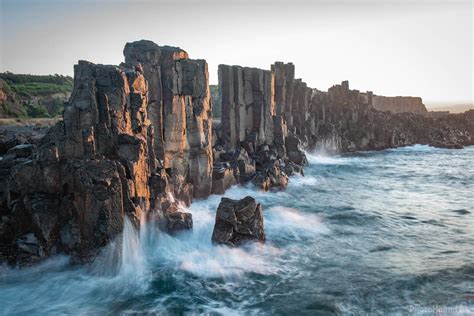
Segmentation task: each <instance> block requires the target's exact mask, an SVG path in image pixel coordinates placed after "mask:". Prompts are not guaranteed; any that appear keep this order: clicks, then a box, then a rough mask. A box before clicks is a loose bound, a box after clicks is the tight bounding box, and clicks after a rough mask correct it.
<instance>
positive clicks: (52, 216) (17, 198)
mask: <svg viewBox="0 0 474 316" xmlns="http://www.w3.org/2000/svg"><path fill="white" fill-rule="evenodd" d="M134 49H135V50H134ZM125 52H126V56H127V57H126V60H127V62H128V63H127V64H122V65H120V66H106V65H95V64H92V63H89V62H85V61H80V62H79V63H78V65H76V66H75V68H74V73H75V74H74V90H73V92H72V95H71V97H70V100H69V102H68V103H67V104H66V106H65V110H64V115H63V121H62V122H60V123H58V124H57V125H56V126H55V127H53V128H52V129H51V130H50V131H49V132H48V134H47V135H46V136H45V137H44V138H43V139H42V140H41V142H40V143H39V144H38V146H37V147H35V146H33V145H20V146H16V147H13V148H10V149H8V151H7V153H6V155H5V156H4V157H2V160H1V161H0V167H1V169H2V170H7V173H9V175H10V177H9V181H8V185H7V186H6V188H5V187H3V188H2V189H3V190H4V192H3V194H2V196H1V197H2V199H1V201H0V202H1V203H0V206H1V213H2V220H1V222H0V237H1V238H0V250H1V252H0V255H1V257H2V259H3V260H7V261H9V262H11V263H15V262H20V263H26V262H34V261H37V260H40V259H42V258H44V257H47V256H49V255H51V254H54V253H56V252H64V253H69V254H72V255H74V256H75V257H76V258H78V259H80V260H88V259H89V258H91V257H93V256H94V255H95V253H96V251H97V250H98V249H99V248H100V247H102V246H104V245H106V244H107V243H108V242H109V241H110V240H111V239H113V238H114V237H115V236H116V235H117V234H119V233H121V232H122V230H123V220H124V216H128V217H129V218H130V219H132V221H134V222H135V223H138V222H139V220H140V219H141V218H142V217H144V216H148V214H149V213H152V212H158V216H159V218H160V220H159V223H158V225H159V226H160V227H161V228H162V229H163V230H165V231H167V232H169V233H174V232H176V231H177V230H180V229H189V228H191V227H192V218H191V215H190V214H188V213H183V212H181V211H179V208H178V205H177V203H178V202H177V200H175V199H174V197H173V194H174V195H176V196H177V197H178V198H179V200H181V201H182V202H184V203H186V204H189V203H191V200H192V197H193V187H194V195H195V196H207V195H209V194H210V190H211V186H212V183H211V175H212V150H211V140H210V138H211V127H212V122H211V121H210V119H209V115H210V104H209V89H208V74H207V65H206V63H205V62H204V61H192V60H189V59H187V54H186V53H185V52H184V51H181V50H179V49H175V48H168V47H165V48H163V49H161V48H160V47H158V46H157V45H156V44H153V43H151V42H137V43H131V44H128V45H127V47H126V49H125ZM145 57H146V58H148V59H145ZM158 57H159V58H158ZM134 58H143V64H142V63H138V61H137V60H134ZM147 77H148V78H149V80H148V79H147ZM150 82H151V83H153V86H150ZM150 97H151V98H153V99H152V100H151V101H150ZM149 113H150V114H149ZM152 115H155V116H154V117H151V116H152ZM149 117H150V118H151V119H150V118H149ZM155 130H157V131H158V140H156V139H155ZM155 145H156V146H158V149H156V148H155ZM156 157H159V158H160V159H157V158H156Z"/></svg>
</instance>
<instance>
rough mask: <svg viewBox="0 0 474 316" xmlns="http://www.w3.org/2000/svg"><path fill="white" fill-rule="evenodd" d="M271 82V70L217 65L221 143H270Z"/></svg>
mask: <svg viewBox="0 0 474 316" xmlns="http://www.w3.org/2000/svg"><path fill="white" fill-rule="evenodd" d="M274 81H275V79H274V74H273V72H271V71H267V70H261V69H256V68H248V67H240V66H227V65H219V86H220V89H221V93H222V143H223V144H224V147H225V148H226V149H228V150H229V149H238V148H240V145H241V142H244V141H247V142H250V143H252V144H254V145H256V146H258V145H262V144H272V143H273V140H274V126H273V121H274V117H275V115H276V111H275V102H274Z"/></svg>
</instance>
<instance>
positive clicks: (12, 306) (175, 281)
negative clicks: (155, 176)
mask: <svg viewBox="0 0 474 316" xmlns="http://www.w3.org/2000/svg"><path fill="white" fill-rule="evenodd" d="M308 160H309V166H307V167H306V168H305V176H304V177H302V176H295V177H292V178H291V179H290V183H289V186H288V188H287V189H286V190H282V191H270V192H262V191H259V190H257V189H256V188H255V187H254V186H252V185H247V186H244V187H241V186H240V187H237V186H236V187H233V188H232V189H230V190H228V191H227V192H226V194H225V196H227V197H231V198H236V199H237V198H243V197H244V196H246V195H251V196H253V197H255V198H256V200H257V201H258V202H260V203H262V205H263V209H264V219H265V230H266V236H267V242H266V243H265V244H248V245H246V246H244V247H241V248H228V247H226V246H215V245H212V243H211V235H212V229H213V225H214V218H215V212H216V209H217V206H218V204H219V201H220V198H221V196H217V195H214V196H211V197H210V198H208V199H205V200H200V201H196V202H194V203H193V204H192V206H191V207H190V208H189V209H188V210H187V211H189V212H191V213H192V214H193V221H194V228H193V230H192V231H188V232H183V233H181V234H179V235H177V236H169V235H166V234H163V233H161V232H160V231H159V230H157V229H156V228H155V227H153V226H152V225H150V224H147V223H142V225H141V229H140V231H139V232H138V231H136V230H135V228H134V227H133V225H131V223H130V222H128V220H126V222H125V225H124V232H123V235H122V236H119V238H117V240H115V241H114V242H112V243H111V244H110V245H108V246H107V247H105V248H104V249H103V251H102V253H101V255H100V256H99V257H98V258H97V259H96V260H95V262H93V263H91V264H89V265H86V266H75V265H72V264H71V263H70V260H69V258H67V257H55V258H51V259H49V260H47V261H45V262H44V263H42V264H40V265H37V266H34V267H30V268H23V269H12V268H7V267H5V266H4V267H1V268H0V314H1V315H4V314H5V315H9V314H58V313H67V314H107V313H110V314H120V313H124V314H126V313H145V312H148V313H163V314H170V313H171V314H186V313H189V314H198V313H211V314H213V313H215V314H225V315H232V314H257V313H258V314H259V313H268V314H270V313H271V314H288V313H292V312H298V315H299V314H317V313H319V314H341V315H352V314H367V313H368V314H390V313H393V314H418V315H432V314H435V313H437V314H441V315H472V314H473V313H474V147H467V148H466V149H463V150H446V149H436V148H431V147H427V146H420V145H417V146H411V147H406V148H399V149H393V150H386V151H379V152H364V153H357V154H351V155H343V156H331V157H329V156H325V155H321V154H320V153H308Z"/></svg>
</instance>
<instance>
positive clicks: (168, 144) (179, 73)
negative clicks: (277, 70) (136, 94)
mask: <svg viewBox="0 0 474 316" xmlns="http://www.w3.org/2000/svg"><path fill="white" fill-rule="evenodd" d="M124 55H125V62H126V63H128V64H132V65H133V64H136V63H140V64H141V65H142V67H143V74H144V78H145V79H146V80H147V81H148V86H149V93H148V98H149V104H148V113H149V116H150V121H151V125H152V126H153V128H154V130H155V134H156V137H155V138H154V145H155V154H156V156H157V157H158V158H159V159H161V160H162V161H163V165H164V167H165V168H167V169H170V170H172V171H173V172H174V173H176V175H177V176H181V177H183V178H184V179H186V181H187V182H189V183H190V184H192V185H193V189H194V196H195V197H206V196H208V195H209V194H210V192H211V177H212V141H211V133H212V117H211V104H210V90H209V76H208V70H207V63H206V61H205V60H192V59H188V54H187V53H186V52H185V51H183V50H181V49H180V48H176V47H169V46H164V47H160V46H158V45H156V44H155V43H153V42H150V41H144V40H142V41H138V42H133V43H127V45H126V46H125V49H124Z"/></svg>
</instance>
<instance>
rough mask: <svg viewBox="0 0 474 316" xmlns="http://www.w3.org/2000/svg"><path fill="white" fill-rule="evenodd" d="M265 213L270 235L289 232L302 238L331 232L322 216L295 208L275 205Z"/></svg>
mask: <svg viewBox="0 0 474 316" xmlns="http://www.w3.org/2000/svg"><path fill="white" fill-rule="evenodd" d="M265 215H266V216H265V220H266V221H265V226H266V231H267V233H268V234H269V235H270V236H271V235H273V234H287V235H290V236H292V237H296V238H301V237H304V236H314V235H317V234H326V233H328V232H329V229H328V228H327V226H326V225H325V224H324V222H323V219H322V218H321V217H320V216H318V215H315V214H306V213H303V212H300V211H298V210H297V209H295V208H291V207H284V206H274V207H271V208H270V209H268V210H267V211H266V214H265Z"/></svg>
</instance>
